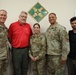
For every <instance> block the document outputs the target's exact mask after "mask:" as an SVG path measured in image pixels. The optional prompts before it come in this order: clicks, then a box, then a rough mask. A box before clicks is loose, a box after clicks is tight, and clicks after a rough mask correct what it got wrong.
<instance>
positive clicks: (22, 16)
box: [19, 13, 27, 23]
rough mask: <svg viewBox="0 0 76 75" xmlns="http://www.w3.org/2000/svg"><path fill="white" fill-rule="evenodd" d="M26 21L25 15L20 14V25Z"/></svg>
mask: <svg viewBox="0 0 76 75" xmlns="http://www.w3.org/2000/svg"><path fill="white" fill-rule="evenodd" d="M26 19H27V14H25V13H21V14H20V16H19V21H20V22H21V23H26Z"/></svg>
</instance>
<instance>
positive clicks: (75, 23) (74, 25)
mask: <svg viewBox="0 0 76 75" xmlns="http://www.w3.org/2000/svg"><path fill="white" fill-rule="evenodd" d="M71 27H72V28H73V29H74V30H76V20H74V21H72V22H71Z"/></svg>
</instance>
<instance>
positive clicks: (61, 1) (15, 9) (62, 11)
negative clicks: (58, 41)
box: [0, 0, 76, 32]
mask: <svg viewBox="0 0 76 75" xmlns="http://www.w3.org/2000/svg"><path fill="white" fill-rule="evenodd" d="M37 2H39V3H40V4H41V5H42V6H43V7H44V8H45V9H46V10H47V11H48V12H49V13H50V12H54V13H56V14H57V17H58V19H57V21H58V23H60V24H62V25H64V26H65V27H66V29H67V31H68V30H70V29H71V27H70V24H69V19H70V18H71V17H72V16H74V15H75V10H76V0H1V1H0V9H5V10H7V11H8V19H7V21H6V25H7V27H9V25H10V23H11V22H14V21H17V19H18V15H19V13H20V12H21V11H26V12H28V11H29V10H30V9H31V8H32V7H33V6H34V5H35V4H36V3H37ZM27 22H29V23H30V24H31V27H32V25H33V24H34V23H36V21H35V20H34V19H33V18H32V17H31V16H30V15H28V19H27ZM39 24H40V25H41V29H42V30H41V31H43V32H44V31H46V29H47V27H48V26H49V22H48V15H47V16H45V17H44V18H43V19H42V20H41V21H40V22H39Z"/></svg>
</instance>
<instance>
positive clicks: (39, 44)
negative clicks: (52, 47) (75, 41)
mask: <svg viewBox="0 0 76 75" xmlns="http://www.w3.org/2000/svg"><path fill="white" fill-rule="evenodd" d="M33 29H34V34H33V35H32V36H31V38H30V51H29V56H30V58H31V60H32V61H31V62H32V63H31V64H32V69H33V74H34V75H44V74H45V71H44V70H45V59H46V58H45V55H46V38H45V35H44V34H43V33H40V25H39V24H38V23H35V24H34V26H33Z"/></svg>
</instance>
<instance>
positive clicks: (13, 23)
mask: <svg viewBox="0 0 76 75" xmlns="http://www.w3.org/2000/svg"><path fill="white" fill-rule="evenodd" d="M17 24H18V21H16V22H12V23H11V24H10V27H12V26H15V25H17Z"/></svg>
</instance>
